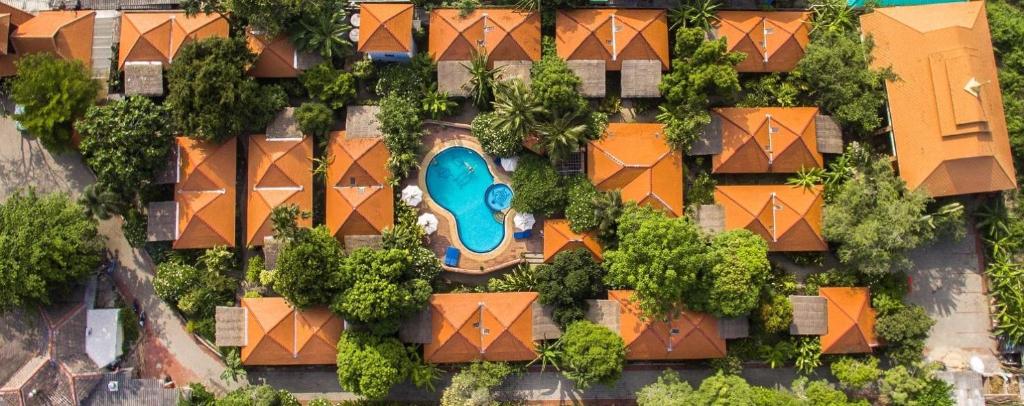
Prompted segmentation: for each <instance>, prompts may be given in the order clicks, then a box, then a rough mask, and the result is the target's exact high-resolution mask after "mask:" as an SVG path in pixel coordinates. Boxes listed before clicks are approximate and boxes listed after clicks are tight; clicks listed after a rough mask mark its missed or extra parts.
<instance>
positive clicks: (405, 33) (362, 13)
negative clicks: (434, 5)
mask: <svg viewBox="0 0 1024 406" xmlns="http://www.w3.org/2000/svg"><path fill="white" fill-rule="evenodd" d="M412 17H413V8H412V3H362V4H360V5H359V44H358V45H357V46H356V50H357V51H359V52H412V46H413V44H412Z"/></svg>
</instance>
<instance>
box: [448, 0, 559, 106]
mask: <svg viewBox="0 0 1024 406" xmlns="http://www.w3.org/2000/svg"><path fill="white" fill-rule="evenodd" d="M461 14H462V12H461V10H458V9H451V8H445V9H434V10H433V11H431V12H430V37H429V38H430V44H429V47H428V51H429V52H430V56H431V57H432V58H433V59H434V62H437V83H438V90H439V91H443V92H448V94H449V95H453V96H467V95H468V93H469V92H468V91H467V90H466V89H465V86H464V85H465V84H466V83H468V82H469V72H468V70H467V69H466V68H465V66H468V65H469V61H470V60H471V59H472V57H473V56H474V55H476V54H477V53H479V54H482V55H484V56H486V57H487V64H488V66H489V67H492V68H497V69H500V71H499V74H500V75H501V77H502V78H505V79H510V78H518V79H521V80H523V81H525V82H527V83H529V81H530V67H531V66H533V62H536V61H537V60H539V59H540V14H539V13H537V12H529V13H525V12H522V11H519V10H516V9H512V8H481V9H476V10H474V11H473V12H471V13H469V14H468V15H465V16H463V15H461Z"/></svg>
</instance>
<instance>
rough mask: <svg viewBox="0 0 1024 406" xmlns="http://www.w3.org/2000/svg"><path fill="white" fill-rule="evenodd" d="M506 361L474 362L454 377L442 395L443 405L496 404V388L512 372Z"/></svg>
mask: <svg viewBox="0 0 1024 406" xmlns="http://www.w3.org/2000/svg"><path fill="white" fill-rule="evenodd" d="M512 372H513V369H512V367H511V366H509V365H508V364H506V363H504V362H487V361H483V362H474V363H472V364H469V366H467V367H465V368H463V369H462V370H461V371H459V372H458V373H457V374H455V376H453V377H452V383H451V385H448V388H446V389H445V390H444V393H443V394H442V395H441V406H463V405H470V404H474V405H496V404H498V399H497V396H496V395H497V394H496V393H495V389H496V388H497V387H498V386H500V385H501V383H502V382H504V381H505V378H506V377H508V376H509V375H510V374H512Z"/></svg>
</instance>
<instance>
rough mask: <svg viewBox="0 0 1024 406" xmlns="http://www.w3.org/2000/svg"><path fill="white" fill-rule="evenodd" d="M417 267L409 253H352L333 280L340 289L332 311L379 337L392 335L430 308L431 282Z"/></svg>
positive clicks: (394, 250)
mask: <svg viewBox="0 0 1024 406" xmlns="http://www.w3.org/2000/svg"><path fill="white" fill-rule="evenodd" d="M414 265H415V264H414V262H413V257H412V255H410V252H409V251H408V250H402V249H369V248H361V249H357V250H355V251H353V252H352V253H351V254H350V255H349V256H348V257H346V258H345V260H344V261H342V264H341V268H340V271H339V272H338V274H337V277H336V278H335V279H334V281H335V283H336V286H338V287H340V288H339V289H338V290H337V293H336V294H335V295H334V299H333V300H332V302H331V310H333V311H334V312H335V313H338V314H340V315H341V316H342V317H343V318H344V319H345V320H346V321H348V322H351V323H360V324H363V325H365V326H366V327H368V328H369V329H370V330H371V331H373V332H374V333H376V334H381V335H386V334H393V333H394V332H396V331H398V326H399V322H401V321H402V320H404V319H405V318H406V317H409V316H411V315H412V314H413V313H415V312H416V311H418V310H419V309H421V308H423V306H425V305H426V304H427V301H428V300H429V299H430V294H431V293H432V290H431V286H430V283H431V282H432V281H431V280H429V279H426V278H423V277H422V275H420V274H419V273H418V272H416V271H417V267H416V266H414Z"/></svg>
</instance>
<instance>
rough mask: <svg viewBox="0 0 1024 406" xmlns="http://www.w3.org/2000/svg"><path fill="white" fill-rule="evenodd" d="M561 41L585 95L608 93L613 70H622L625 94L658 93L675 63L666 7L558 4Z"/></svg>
mask: <svg viewBox="0 0 1024 406" xmlns="http://www.w3.org/2000/svg"><path fill="white" fill-rule="evenodd" d="M555 47H556V51H557V52H558V56H559V57H561V58H562V59H565V60H566V61H567V63H568V64H569V67H570V68H571V69H573V71H574V72H576V74H577V75H578V76H579V77H580V78H581V79H582V81H583V85H582V88H581V89H580V91H581V93H582V94H583V95H584V96H588V97H602V96H604V93H605V83H604V82H605V77H604V72H605V71H606V70H607V71H615V72H620V71H621V72H622V86H621V87H622V92H621V93H622V96H623V97H657V96H659V93H658V89H657V84H658V83H660V82H661V72H662V71H664V70H668V67H669V50H668V19H667V18H666V15H665V10H660V9H658V10H655V9H573V10H558V11H556V14H555ZM597 82H599V83H597Z"/></svg>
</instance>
